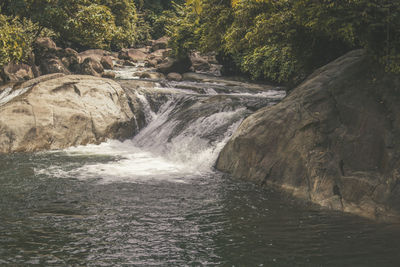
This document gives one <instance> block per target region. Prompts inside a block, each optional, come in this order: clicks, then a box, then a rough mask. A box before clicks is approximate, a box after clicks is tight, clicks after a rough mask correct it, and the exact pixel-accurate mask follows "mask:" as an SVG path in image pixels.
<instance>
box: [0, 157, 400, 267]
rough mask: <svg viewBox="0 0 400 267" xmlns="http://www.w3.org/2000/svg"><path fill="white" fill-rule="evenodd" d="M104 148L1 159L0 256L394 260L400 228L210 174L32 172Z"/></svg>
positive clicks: (60, 260) (133, 261)
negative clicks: (121, 176) (109, 178)
mask: <svg viewBox="0 0 400 267" xmlns="http://www.w3.org/2000/svg"><path fill="white" fill-rule="evenodd" d="M115 160H116V159H115V158H112V157H110V156H98V155H97V156H86V157H83V156H77V157H73V156H71V155H66V154H63V153H59V154H57V153H52V154H33V155H11V156H2V157H1V173H0V200H1V202H0V214H1V219H0V263H1V264H3V265H13V264H14V265H30V264H32V265H34V264H39V265H46V266H49V265H50V266H51V265H55V266H59V265H89V266H110V265H114V266H115V265H124V264H125V265H128V266H129V265H130V266H151V265H153V266H185V265H188V266H201V265H206V266H207V265H208V266H215V265H219V266H398V264H399V263H400V255H398V251H399V248H400V228H398V227H396V226H391V225H385V224H375V223H373V222H370V221H367V220H364V219H361V218H358V217H354V216H350V215H345V214H341V213H337V212H328V211H324V210H320V209H318V208H316V207H314V206H308V205H305V204H299V203H297V202H296V201H295V200H293V199H292V198H290V197H288V196H286V195H283V194H280V193H279V192H275V191H273V190H265V189H260V188H258V187H257V186H255V185H253V184H250V183H245V182H241V181H236V180H232V179H231V178H230V177H229V176H226V175H222V174H220V173H218V172H211V173H208V174H202V175H198V176H193V177H191V178H190V179H188V180H187V181H186V183H180V182H174V181H170V180H168V179H165V180H163V179H156V180H154V179H149V180H148V181H143V180H141V181H136V180H134V181H133V182H130V183H128V182H124V181H120V182H113V183H102V182H101V177H98V179H88V180H82V179H77V178H76V177H64V178H54V177H52V176H48V175H46V174H37V173H36V172H35V169H36V168H38V166H41V165H42V164H43V165H48V164H50V163H51V164H52V165H62V166H67V167H68V168H77V167H79V166H83V165H85V164H90V163H96V164H97V163H98V162H99V161H102V162H112V161H115Z"/></svg>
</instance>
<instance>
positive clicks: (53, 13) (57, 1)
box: [1, 0, 137, 49]
mask: <svg viewBox="0 0 400 267" xmlns="http://www.w3.org/2000/svg"><path fill="white" fill-rule="evenodd" d="M2 1H3V3H2V4H1V11H2V12H3V13H4V14H8V15H10V16H20V17H25V18H28V19H30V20H32V21H33V22H35V23H38V24H39V25H40V26H41V27H47V28H50V29H52V30H53V31H55V32H56V33H58V34H59V36H60V39H59V40H58V41H59V42H60V43H65V44H66V45H72V46H74V47H76V48H110V47H111V48H115V49H117V48H121V47H126V46H132V45H134V44H135V42H136V30H137V28H136V27H137V14H136V7H135V4H134V0H2Z"/></svg>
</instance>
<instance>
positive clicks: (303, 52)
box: [0, 0, 400, 84]
mask: <svg viewBox="0 0 400 267" xmlns="http://www.w3.org/2000/svg"><path fill="white" fill-rule="evenodd" d="M0 9H1V15H0V25H1V30H0V42H1V47H0V66H2V65H4V64H6V63H8V62H10V61H14V62H20V61H24V60H26V58H27V57H28V56H29V53H30V51H31V49H32V43H33V41H34V40H35V38H37V37H38V36H48V37H51V38H53V39H54V40H55V41H56V42H57V44H59V45H60V46H62V47H72V48H74V49H77V50H84V49H89V48H101V49H106V50H114V51H115V50H118V49H121V48H124V47H137V46H140V45H142V44H144V43H146V41H147V40H149V39H152V38H153V39H154V38H158V37H160V36H163V35H168V36H169V37H170V38H171V39H170V47H171V48H172V49H173V55H174V56H175V57H184V56H186V55H187V53H189V52H190V51H194V50H197V51H201V52H204V53H207V52H215V53H217V55H218V59H219V61H220V62H221V63H222V64H223V65H224V71H225V73H226V74H240V75H246V76H248V77H251V78H252V79H255V80H267V81H270V82H275V83H287V84H297V83H298V82H300V81H302V80H304V78H305V77H306V76H307V75H309V74H310V73H311V72H312V71H313V70H315V69H316V68H318V67H321V66H323V65H324V64H326V63H328V62H330V61H331V60H333V59H335V58H337V57H338V56H341V55H342V54H344V53H345V52H348V51H350V50H353V49H357V48H364V49H365V50H366V51H367V53H368V55H370V56H371V58H373V59H374V60H375V61H376V62H377V63H379V64H380V65H381V66H382V68H384V69H385V70H386V71H388V72H394V73H399V72H400V25H399V24H400V2H399V1H396V0H300V1H299V0H234V1H231V0H221V1H215V0H186V1H161V0H123V1H117V0H4V1H2V2H1V3H0Z"/></svg>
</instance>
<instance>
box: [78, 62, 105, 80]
mask: <svg viewBox="0 0 400 267" xmlns="http://www.w3.org/2000/svg"><path fill="white" fill-rule="evenodd" d="M103 72H104V68H103V66H102V65H101V64H100V62H99V61H97V60H95V59H94V58H92V57H88V58H86V59H85V60H84V61H83V62H82V64H81V65H80V71H79V73H80V74H85V75H92V76H96V77H101V74H102V73H103Z"/></svg>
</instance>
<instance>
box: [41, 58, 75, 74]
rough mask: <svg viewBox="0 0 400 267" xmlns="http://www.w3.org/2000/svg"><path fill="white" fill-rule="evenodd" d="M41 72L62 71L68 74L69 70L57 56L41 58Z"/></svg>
mask: <svg viewBox="0 0 400 267" xmlns="http://www.w3.org/2000/svg"><path fill="white" fill-rule="evenodd" d="M40 70H41V73H42V74H51V73H64V74H70V71H69V70H68V69H67V68H66V67H65V66H64V63H63V62H62V61H61V60H60V59H59V58H46V59H42V61H41V63H40Z"/></svg>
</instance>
